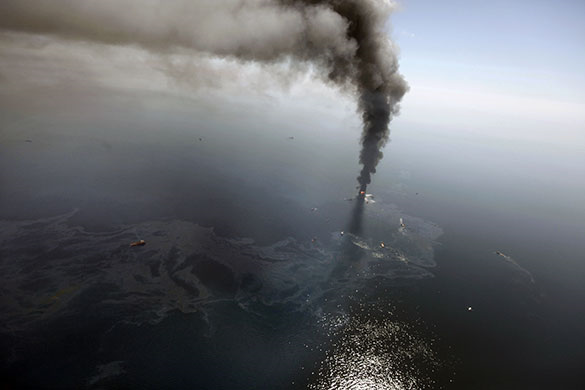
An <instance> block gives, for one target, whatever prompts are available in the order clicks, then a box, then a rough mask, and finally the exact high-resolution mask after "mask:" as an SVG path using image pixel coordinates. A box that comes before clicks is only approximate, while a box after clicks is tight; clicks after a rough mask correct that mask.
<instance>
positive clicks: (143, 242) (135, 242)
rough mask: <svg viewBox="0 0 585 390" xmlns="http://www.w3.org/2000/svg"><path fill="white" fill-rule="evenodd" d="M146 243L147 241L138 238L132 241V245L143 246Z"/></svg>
mask: <svg viewBox="0 0 585 390" xmlns="http://www.w3.org/2000/svg"><path fill="white" fill-rule="evenodd" d="M143 245H146V241H144V240H138V241H134V242H131V243H130V246H143Z"/></svg>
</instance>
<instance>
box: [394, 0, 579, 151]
mask: <svg viewBox="0 0 585 390" xmlns="http://www.w3.org/2000/svg"><path fill="white" fill-rule="evenodd" d="M584 17H585V3H584V2H582V1H570V0H567V1H543V0H537V1H500V0H497V1H489V2H466V1H442V2H435V1H425V0H403V1H401V11H400V12H397V13H395V14H394V15H393V18H392V23H393V31H392V33H393V36H394V37H395V39H396V40H397V42H398V44H399V46H400V48H401V69H402V71H403V72H404V74H405V76H406V78H407V79H408V80H409V82H410V84H411V86H412V89H411V92H410V94H409V95H408V96H407V97H406V99H407V102H405V103H404V106H405V107H409V108H411V110H406V109H404V110H403V113H404V115H405V116H408V118H412V119H413V120H416V118H414V117H415V116H417V114H419V115H420V116H421V117H425V118H426V119H424V120H427V121H428V119H429V118H432V120H439V122H440V123H445V122H448V124H456V125H459V126H463V125H468V124H469V122H470V121H472V120H473V118H475V120H476V121H477V119H479V118H481V119H482V120H485V121H487V122H484V123H486V124H487V125H488V126H490V127H493V130H495V131H498V129H497V127H498V126H501V125H502V124H503V125H504V126H505V127H506V128H507V129H508V134H510V132H513V133H514V134H516V135H517V136H520V137H529V138H532V137H536V138H538V139H540V140H543V139H544V140H551V141H559V140H561V141H562V142H564V143H571V144H572V143H575V142H577V143H579V144H580V145H581V146H584V145H585V136H584V132H585V105H584V104H585V74H584V73H583V69H585V51H584V50H583V47H585V24H583V23H582V20H583V18H584ZM411 114H414V115H411ZM420 120H423V119H422V118H420ZM529 128H531V129H530V130H528V129H529ZM549 132H550V133H549Z"/></svg>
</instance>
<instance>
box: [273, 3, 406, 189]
mask: <svg viewBox="0 0 585 390" xmlns="http://www.w3.org/2000/svg"><path fill="white" fill-rule="evenodd" d="M285 3H288V4H296V5H302V6H305V7H306V6H316V5H317V6H325V7H330V8H331V9H332V10H333V11H334V12H336V13H337V14H339V15H340V16H341V17H343V18H344V19H346V20H347V21H348V28H347V39H348V40H353V41H355V42H356V44H357V50H356V51H355V55H354V57H353V58H351V59H350V60H349V63H348V59H347V58H345V57H344V58H334V59H333V61H332V63H331V64H329V65H330V66H331V68H332V70H331V73H330V74H329V77H330V78H331V79H332V80H333V81H335V82H338V83H339V82H349V83H351V84H353V85H354V86H355V88H356V89H357V94H358V96H359V102H358V109H359V111H360V112H361V115H362V119H363V133H362V141H361V142H362V150H361V152H360V164H361V165H362V166H363V167H362V170H361V172H360V175H359V176H358V178H357V179H358V182H359V184H360V191H365V190H366V187H367V185H368V184H370V182H371V181H372V174H373V173H375V172H376V166H377V165H378V162H379V161H380V160H381V159H382V157H383V153H382V148H383V147H384V145H385V144H386V142H387V141H388V136H389V134H390V132H389V129H388V125H389V123H390V120H391V119H392V115H394V114H397V113H398V102H399V101H400V100H401V99H402V96H404V94H405V93H406V91H407V90H408V85H407V83H406V81H405V80H404V78H403V77H402V75H400V74H399V73H398V59H397V57H396V52H395V49H394V47H393V45H392V43H391V42H390V39H389V37H388V35H387V33H386V32H385V31H384V25H385V23H386V22H387V20H388V17H389V16H390V12H391V10H392V5H391V3H390V2H388V1H385V0H321V1H319V0H296V1H295V0H292V1H285Z"/></svg>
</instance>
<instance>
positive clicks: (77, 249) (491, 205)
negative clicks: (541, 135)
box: [0, 101, 585, 389]
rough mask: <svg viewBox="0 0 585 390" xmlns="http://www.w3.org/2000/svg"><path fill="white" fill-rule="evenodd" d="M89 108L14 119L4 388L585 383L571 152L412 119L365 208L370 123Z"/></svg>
mask: <svg viewBox="0 0 585 390" xmlns="http://www.w3.org/2000/svg"><path fill="white" fill-rule="evenodd" d="M97 103H99V104H96V106H95V107H94V111H93V113H92V115H89V116H88V117H85V116H84V117H80V116H75V115H70V116H55V115H49V114H43V115H41V114H38V115H36V116H31V115H28V114H27V115H25V113H11V114H10V118H9V120H5V122H6V123H7V124H9V125H6V126H5V127H4V129H3V133H2V139H1V142H0V150H1V153H0V167H1V168H0V178H1V182H2V187H1V188H2V189H1V190H0V219H1V222H0V240H1V242H2V244H1V249H0V259H1V260H0V271H1V275H2V283H1V285H2V287H1V290H0V291H1V301H0V302H1V305H2V310H1V314H0V316H1V321H0V323H1V327H0V350H2V359H1V370H2V375H1V376H2V378H3V381H4V384H5V385H7V386H13V387H17V388H18V387H33V388H49V387H65V388H96V389H97V388H152V389H155V388H156V389H160V388H191V389H192V388H200V389H305V388H309V389H437V388H445V389H470V388H471V389H537V388H543V389H545V388H546V389H548V388H559V389H581V388H583V386H584V385H585V376H584V374H583V372H585V370H584V369H585V366H584V364H585V353H584V352H583V351H585V334H584V333H583V331H582V329H583V325H585V309H584V306H583V302H585V300H584V298H585V288H584V287H583V283H582V280H583V277H584V276H585V266H584V264H583V260H585V259H584V254H585V244H584V242H583V240H582V237H583V234H584V233H585V231H584V225H583V223H582V221H583V217H585V215H584V214H585V212H584V210H583V208H582V205H581V202H580V195H579V194H582V192H579V191H581V190H583V187H584V186H585V184H584V183H583V179H582V177H583V176H580V174H581V173H582V171H579V170H580V169H582V168H579V167H580V166H581V165H580V163H579V162H580V159H582V155H581V154H580V152H579V151H578V150H571V149H569V150H564V149H563V150H556V149H554V148H550V147H546V146H539V145H529V144H515V143H514V142H507V141H503V140H498V139H493V138H489V137H486V136H481V137H480V136H477V135H473V136H472V135H469V134H467V133H462V134H459V133H457V132H454V131H453V130H450V129H429V128H428V127H421V126H416V125H414V124H408V123H404V124H403V123H401V122H400V121H398V122H397V124H396V129H395V130H394V133H393V136H392V142H391V143H389V145H388V147H387V148H386V150H385V154H386V156H385V158H384V160H383V161H382V163H381V165H380V166H379V169H378V172H377V173H376V175H375V176H374V182H373V184H372V185H371V186H370V188H369V190H368V192H371V193H372V195H373V198H370V197H368V201H367V202H360V201H359V200H356V199H353V200H348V198H353V197H355V192H356V190H355V176H356V174H357V172H358V170H359V166H358V165H357V161H356V160H357V155H358V148H359V146H358V142H357V141H358V139H359V128H358V125H359V124H356V123H355V120H353V121H352V120H350V121H348V120H347V118H344V117H340V118H335V117H333V116H332V115H329V116H327V115H325V119H327V121H325V120H324V119H323V118H321V119H320V120H321V121H319V118H313V117H311V116H310V114H309V113H310V112H311V111H309V108H305V110H307V111H306V112H290V111H286V110H285V111H284V112H279V111H278V109H277V108H275V109H274V112H272V113H271V114H270V115H268V116H266V115H265V116H256V115H254V114H252V113H251V112H248V111H247V110H245V109H242V110H241V111H238V110H237V109H236V108H233V109H229V110H228V113H229V115H225V116H210V115H209V113H206V111H205V109H204V108H201V109H199V110H196V109H194V110H193V112H187V113H185V112H179V111H173V110H170V109H168V108H167V109H156V110H155V109H152V107H150V106H149V107H143V106H140V107H133V108H132V109H128V108H127V107H125V108H124V110H122V109H121V108H119V109H116V107H115V104H114V103H107V102H101V101H100V102H97ZM153 104H154V103H153ZM297 109H298V108H297ZM230 110H231V111H230ZM298 110H301V111H302V109H298ZM351 114H352V113H348V114H347V115H348V117H352V115H351ZM7 115H8V114H7ZM210 117H212V118H213V119H210ZM219 118H221V119H219ZM293 119H294V120H293ZM316 128H317V129H318V130H319V131H318V132H317V131H316V130H315V129H316ZM290 137H294V138H293V139H291V138H290ZM561 155H562V156H563V157H562V158H559V156H561ZM584 166H585V165H584ZM140 239H142V240H145V242H146V245H144V246H138V247H130V245H129V244H130V243H131V242H133V241H137V240H140Z"/></svg>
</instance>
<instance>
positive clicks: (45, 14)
mask: <svg viewBox="0 0 585 390" xmlns="http://www.w3.org/2000/svg"><path fill="white" fill-rule="evenodd" d="M392 9H393V4H392V3H391V2H389V1H388V0H100V1H95V0H53V1H42V0H30V1H22V0H2V1H1V2H0V34H12V33H14V32H17V33H25V34H34V35H51V36H55V37H61V38H64V39H70V40H78V41H86V42H98V43H103V44H110V45H134V46H140V47H143V48H145V49H147V50H149V51H151V52H156V53H160V54H161V55H167V54H169V53H171V54H172V53H173V52H174V51H178V52H181V53H184V52H185V50H191V51H193V52H196V53H203V54H207V55H213V56H218V57H230V58H236V59H240V60H242V61H256V62H264V63H266V62H278V61H282V60H287V59H292V60H294V61H293V62H296V63H303V64H304V63H310V64H313V65H314V69H315V70H316V71H317V72H318V73H319V76H320V77H321V78H322V79H325V80H329V81H331V82H333V83H335V84H336V85H338V86H340V87H342V88H345V89H347V90H349V91H351V92H352V93H355V94H356V96H358V109H359V111H360V113H361V115H362V119H363V135H362V145H363V147H362V150H361V153H360V163H361V164H362V166H363V168H362V170H361V173H360V175H359V177H358V181H359V183H360V187H361V190H365V188H366V186H367V185H368V184H369V183H370V181H371V175H372V174H373V173H375V172H376V165H377V164H378V162H379V161H380V159H381V158H382V152H381V149H382V148H383V146H384V145H385V143H386V141H387V140H388V134H389V133H388V124H389V122H390V119H391V118H392V115H393V114H395V113H397V111H398V105H397V104H398V102H399V101H400V99H401V98H402V96H403V95H404V93H405V92H406V91H407V89H408V87H407V84H406V82H405V81H404V79H403V78H402V76H401V75H400V74H399V73H398V61H397V57H396V53H395V50H394V47H393V45H392V43H391V42H390V40H389V38H388V36H387V34H386V32H385V25H386V23H387V20H388V17H389V15H390V12H391V11H392ZM201 71H202V72H204V71H205V70H204V69H202V70H201Z"/></svg>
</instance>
